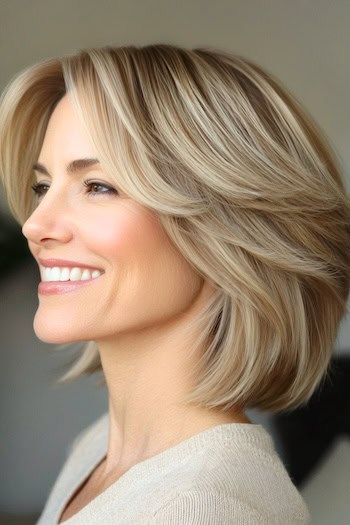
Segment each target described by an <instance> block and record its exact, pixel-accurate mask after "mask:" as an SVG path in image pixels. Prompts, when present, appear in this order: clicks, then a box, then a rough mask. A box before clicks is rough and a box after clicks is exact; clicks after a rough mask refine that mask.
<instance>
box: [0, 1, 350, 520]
mask: <svg viewBox="0 0 350 525" xmlns="http://www.w3.org/2000/svg"><path fill="white" fill-rule="evenodd" d="M349 21H350V2H349V1H347V0H335V1H332V2H330V1H329V0H293V2H291V1H289V0H264V1H260V0H216V1H215V2H214V1H213V0H212V1H210V0H203V1H201V0H177V1H176V2H175V1H173V2H171V1H160V0H140V1H136V0H98V1H97V0H60V1H59V2H56V1H54V0H0V90H2V89H3V88H4V87H5V85H6V84H7V82H8V81H9V80H10V79H11V78H12V77H13V76H14V75H15V74H16V73H18V72H19V71H20V70H21V69H23V68H25V67H26V66H29V65H31V64H33V63H34V62H36V61H38V60H41V59H43V58H47V57H51V56H56V55H62V54H69V53H73V52H75V51H77V50H79V49H81V48H84V47H90V46H103V45H116V46H118V45H128V44H129V45H130V44H135V45H145V44H150V43H160V42H162V43H170V44H177V45H183V46H188V47H195V46H212V47H217V48H222V49H225V50H228V51H232V52H234V53H237V54H240V55H242V56H244V57H246V58H250V59H251V60H253V61H255V62H257V63H258V64H260V65H261V66H263V67H265V68H266V69H267V70H268V71H269V72H270V73H272V74H273V75H275V76H276V77H277V78H278V79H280V80H281V81H282V83H283V84H284V85H285V86H286V87H287V88H288V89H289V90H290V91H291V92H292V93H293V94H294V95H295V96H296V97H297V98H298V99H299V101H300V102H301V103H303V104H304V106H305V107H306V108H307V109H308V110H309V112H310V113H311V114H312V115H313V116H314V118H315V119H316V121H317V122H318V124H319V125H320V127H321V128H322V129H323V131H324V132H325V134H326V135H327V137H328V139H329V141H330V142H331V145H332V146H333V148H334V149H335V151H336V154H337V156H338V159H339V162H340V164H341V166H342V169H343V173H344V177H345V179H346V184H347V187H348V188H349V187H350V148H349V141H350V104H349V93H350V62H349V49H350V31H349ZM0 221H1V222H0V270H1V272H0V332H1V341H0V347H1V358H2V366H1V367H0V403H1V406H0V410H1V413H0V414H1V418H0V447H1V448H0V472H1V474H2V476H1V479H0V524H2V525H6V524H16V525H24V524H28V525H29V524H34V523H35V521H36V519H37V517H38V515H39V514H40V512H41V510H42V507H43V505H44V503H45V501H46V498H47V496H48V493H49V491H50V489H51V487H52V484H53V482H54V481H55V479H56V477H57V475H58V473H59V470H60V468H61V466H62V464H63V461H64V459H65V456H66V453H67V450H68V447H69V445H70V444H71V442H72V441H73V439H74V437H75V436H76V435H77V434H78V433H79V431H80V430H81V429H83V428H84V427H85V426H87V425H88V424H90V423H91V422H93V421H94V420H95V419H96V418H97V417H98V416H99V415H100V414H102V413H103V412H105V411H107V407H108V405H107V395H106V391H105V390H104V389H102V388H97V387H96V383H97V379H95V378H93V377H90V378H83V379H79V380H78V381H76V382H75V383H73V384H70V385H66V386H62V387H57V386H54V381H55V379H57V378H58V376H59V375H61V374H62V373H63V371H64V370H65V363H70V362H71V361H72V359H73V358H74V355H75V354H73V353H72V352H67V351H63V350H60V351H58V350H57V349H56V348H55V347H54V346H53V345H48V344H45V343H42V342H41V341H39V340H38V339H37V338H36V336H35V334H34V332H33V328H32V321H33V317H34V313H35V311H36V307H37V284H38V281H39V272H38V269H37V268H36V265H35V264H34V263H33V261H32V260H31V258H30V257H29V255H28V250H27V247H26V244H25V242H24V238H23V237H22V235H21V230H20V228H19V226H18V225H17V224H16V223H15V222H14V221H13V220H12V219H11V217H10V214H9V211H8V209H7V206H6V203H5V199H4V195H3V190H2V188H0ZM349 359H350V319H349V318H348V317H345V318H344V321H343V323H342V325H341V327H340V331H339V335H338V338H337V340H336V343H335V348H334V362H335V364H336V368H335V372H334V376H333V380H332V382H331V383H327V385H326V387H325V388H324V389H323V390H322V392H318V393H317V395H315V397H314V399H313V400H312V402H311V403H310V405H309V406H308V407H307V408H305V410H300V411H296V412H295V413H294V414H290V415H288V416H285V417H284V416H283V415H282V416H281V417H279V418H272V417H268V416H267V415H265V414H262V413H259V412H257V411H256V412H253V411H252V412H250V413H249V415H250V417H251V418H252V419H253V421H254V422H259V423H262V424H263V425H265V426H266V427H267V428H268V430H269V431H270V432H271V433H272V435H273V437H274V440H275V443H276V447H277V449H278V451H279V452H280V454H281V457H282V459H283V460H284V462H285V464H286V467H287V468H288V470H289V472H290V474H291V476H292V479H293V480H294V481H295V483H296V485H297V486H298V488H299V490H300V491H301V493H302V495H303V497H304V499H305V500H306V503H307V505H308V507H309V509H310V512H311V516H312V519H313V524H314V525H326V524H327V525H329V524H332V525H341V524H348V523H350V501H349V495H350V494H349V486H350V440H349V434H350V432H349V417H350V416H349V414H350V401H349V399H350V395H349V390H350V386H348V385H350V381H349V379H350V370H349Z"/></svg>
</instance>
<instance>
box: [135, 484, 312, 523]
mask: <svg viewBox="0 0 350 525" xmlns="http://www.w3.org/2000/svg"><path fill="white" fill-rule="evenodd" d="M142 523H143V525H144V524H145V523H147V525H163V524H164V523H167V525H180V524H182V523H186V525H212V524H213V523H215V524H217V525H248V524H249V525H281V524H282V523H283V525H310V524H311V521H310V516H309V514H308V513H307V512H304V511H301V512H298V511H296V509H294V511H293V513H292V514H291V513H290V512H289V513H286V514H284V515H281V514H280V513H278V512H274V510H273V509H265V510H264V509H261V508H258V506H257V505H253V504H252V502H247V501H245V500H244V499H239V498H236V497H234V496H233V495H228V494H225V493H221V492H220V491H211V492H209V491H195V490H189V491H186V492H183V493H181V494H178V495H177V496H176V497H174V499H173V500H172V501H170V502H168V503H167V504H166V505H164V506H163V507H162V508H160V509H159V510H158V511H157V512H155V513H154V515H153V516H152V517H151V518H150V519H149V520H148V521H147V522H142Z"/></svg>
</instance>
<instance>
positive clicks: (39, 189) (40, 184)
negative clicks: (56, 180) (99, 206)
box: [31, 180, 118, 197]
mask: <svg viewBox="0 0 350 525" xmlns="http://www.w3.org/2000/svg"><path fill="white" fill-rule="evenodd" d="M45 186H47V184H45V183H44V182H36V183H35V184H33V185H32V186H31V188H32V190H33V192H34V193H35V195H36V196H37V197H41V196H42V195H44V194H45V193H42V190H43V188H44V187H45ZM84 186H86V187H89V186H100V187H102V188H105V189H106V191H102V192H99V191H96V192H91V191H88V192H87V193H88V194H91V195H93V196H95V195H99V194H101V193H104V194H108V195H109V194H117V193H118V192H117V190H115V189H114V188H112V187H111V186H108V184H105V183H102V182H98V181H95V180H85V181H84Z"/></svg>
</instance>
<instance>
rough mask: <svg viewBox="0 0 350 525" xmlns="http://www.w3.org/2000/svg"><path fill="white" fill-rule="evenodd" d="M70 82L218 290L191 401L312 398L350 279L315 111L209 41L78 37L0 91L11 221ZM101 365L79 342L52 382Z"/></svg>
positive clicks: (115, 153)
mask: <svg viewBox="0 0 350 525" xmlns="http://www.w3.org/2000/svg"><path fill="white" fill-rule="evenodd" d="M67 92H69V93H70V94H71V95H72V98H73V100H74V103H75V105H76V108H77V111H78V112H79V115H80V117H81V119H82V121H83V122H84V124H85V125H86V129H87V131H88V133H89V137H90V139H91V141H92V143H93V144H94V146H95V147H96V150H97V151H98V152H99V155H100V157H99V158H100V161H101V163H102V164H103V165H104V166H105V169H106V170H107V171H108V173H109V175H110V176H111V177H113V178H114V180H115V182H116V185H117V187H119V188H120V189H121V190H122V191H124V192H125V193H127V194H128V195H130V196H131V197H132V198H134V199H135V200H136V201H138V202H140V203H141V204H143V205H144V206H147V207H148V208H150V209H152V210H154V211H155V212H156V213H157V214H158V215H159V217H160V219H161V222H162V224H163V226H164V228H165V231H166V232H167V234H168V235H169V237H170V239H171V240H172V241H173V243H174V244H175V246H176V247H177V248H178V249H179V250H180V252H181V253H182V254H183V255H184V256H185V258H186V259H187V260H188V261H189V262H190V263H191V264H192V266H193V267H194V268H195V269H196V271H197V272H198V274H199V275H201V276H203V278H205V279H207V280H209V281H210V282H211V283H212V284H213V285H214V286H215V289H216V292H217V293H216V294H215V295H214V296H213V300H212V301H211V302H210V304H208V305H207V309H206V311H205V312H203V318H205V319H206V328H205V330H204V331H203V333H202V339H201V341H206V342H207V345H206V347H205V350H204V352H203V355H202V356H201V359H200V366H199V367H198V381H197V383H196V385H195V388H194V389H193V390H192V391H191V392H190V393H189V396H188V398H187V399H188V402H192V403H198V404H200V405H202V406H206V407H209V408H214V407H217V408H221V409H223V410H226V409H229V408H231V407H233V406H234V405H237V404H240V405H243V406H246V407H256V408H259V409H261V410H267V411H275V412H276V411H280V410H285V409H289V408H294V407H296V406H298V405H300V404H302V403H305V402H307V400H308V399H309V398H310V397H311V395H312V393H313V392H314V390H315V388H316V387H317V386H318V385H319V383H320V382H321V381H322V379H324V378H325V374H326V372H327V370H328V369H329V367H328V365H329V361H330V357H331V353H332V347H333V344H334V341H335V338H336V335H337V331H338V328H339V323H340V321H341V319H342V317H343V316H344V314H345V312H346V302H347V298H348V295H349V282H350V202H349V198H348V196H347V195H346V193H345V189H344V185H343V182H342V179H341V176H340V174H339V170H338V167H337V165H336V161H335V159H334V155H333V153H332V151H331V149H330V146H329V145H328V144H327V142H326V140H325V139H324V138H323V136H322V134H321V132H320V131H319V130H318V128H317V126H316V125H315V123H314V122H313V121H312V119H311V117H310V116H308V114H307V113H306V112H305V110H304V109H303V108H302V107H301V105H300V104H299V103H298V102H297V101H296V100H295V99H294V98H293V97H292V96H291V95H290V94H289V93H288V92H287V91H286V90H285V88H284V87H282V85H281V84H280V83H279V82H277V80H275V79H274V78H273V77H272V76H271V75H270V74H268V73H266V72H265V71H263V70H262V69H261V68H260V67H258V66H257V65H255V64H253V63H252V62H250V61H248V60H246V59H244V58H242V57H239V56H235V55H233V54H230V53H228V52H224V51H221V50H215V49H211V48H198V49H192V50H189V49H184V48H181V47H176V46H172V45H165V44H157V45H149V46H143V47H135V46H125V47H118V48H115V47H104V48H93V49H84V50H81V51H80V52H78V53H77V54H75V55H70V56H65V57H62V58H51V59H48V60H44V61H42V62H40V63H37V64H35V65H33V66H31V67H29V68H27V69H26V70H24V71H23V72H21V73H20V74H18V75H17V76H16V77H15V78H14V79H12V81H11V82H10V83H9V85H8V86H7V88H6V89H5V92H4V93H3V95H2V97H1V99H0V176H1V178H2V180H3V182H4V187H5V191H6V194H7V198H8V202H9V206H10V209H11V210H12V212H13V214H14V216H15V217H16V219H17V220H18V222H19V223H20V224H23V223H24V222H25V220H26V219H27V218H28V216H29V215H30V213H31V212H32V210H33V206H35V203H34V199H33V196H32V193H31V190H30V186H31V184H32V183H33V179H34V172H33V169H32V166H33V164H34V162H36V161H37V157H38V155H39V152H40V148H41V145H42V142H43V139H44V135H45V130H46V127H47V124H48V121H49V118H50V116H51V114H52V112H53V109H54V108H55V106H56V104H57V103H58V101H59V100H60V99H61V98H62V97H63V96H64V95H65V94H66V93H67ZM100 369H101V362H100V358H99V353H98V348H97V346H96V344H95V343H94V342H88V344H87V345H86V346H85V347H84V349H83V351H82V353H81V355H80V357H79V359H78V360H77V362H76V363H75V365H74V366H73V367H72V369H71V370H69V371H68V372H67V373H66V374H65V376H64V377H63V378H62V379H61V380H60V381H61V382H65V381H70V380H72V379H74V378H77V377H79V376H80V375H82V374H87V373H88V374H91V373H93V372H95V371H97V370H100Z"/></svg>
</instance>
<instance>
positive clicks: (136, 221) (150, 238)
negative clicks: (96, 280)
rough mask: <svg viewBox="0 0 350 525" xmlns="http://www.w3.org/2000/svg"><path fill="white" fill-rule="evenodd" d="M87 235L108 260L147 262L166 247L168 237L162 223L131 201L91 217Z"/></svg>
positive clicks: (86, 231)
mask: <svg viewBox="0 0 350 525" xmlns="http://www.w3.org/2000/svg"><path fill="white" fill-rule="evenodd" d="M86 226H88V227H87V228H86V229H85V234H84V236H85V238H86V239H87V240H88V241H87V242H88V244H89V246H90V247H91V249H92V250H94V251H95V252H96V253H97V254H99V255H100V256H101V257H103V258H106V259H107V261H108V260H110V261H111V262H113V259H117V260H118V261H120V260H124V261H125V262H128V263H131V262H137V261H138V262H139V263H142V261H143V262H145V261H144V259H143V258H144V257H145V256H146V257H147V259H149V257H150V256H152V255H153V257H157V256H158V257H159V256H160V255H161V252H162V251H164V250H166V249H167V243H168V241H167V237H166V234H165V232H164V231H163V229H162V227H161V225H160V224H159V222H158V221H157V220H156V219H155V218H154V217H153V216H152V215H150V214H149V213H147V212H146V211H142V210H139V209H138V208H137V207H136V208H135V207H133V206H132V205H128V204H124V205H123V204H121V205H120V207H119V208H118V210H112V211H109V212H107V211H106V213H96V215H94V216H90V219H89V223H88V224H86Z"/></svg>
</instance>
